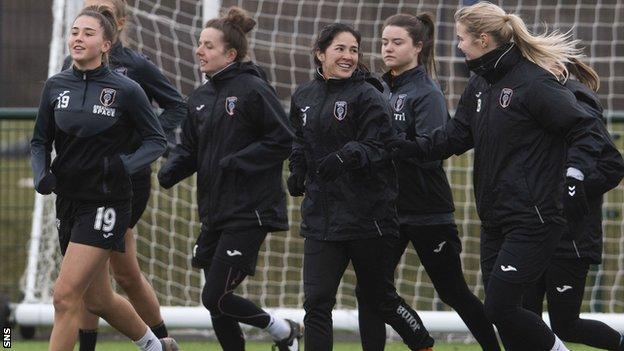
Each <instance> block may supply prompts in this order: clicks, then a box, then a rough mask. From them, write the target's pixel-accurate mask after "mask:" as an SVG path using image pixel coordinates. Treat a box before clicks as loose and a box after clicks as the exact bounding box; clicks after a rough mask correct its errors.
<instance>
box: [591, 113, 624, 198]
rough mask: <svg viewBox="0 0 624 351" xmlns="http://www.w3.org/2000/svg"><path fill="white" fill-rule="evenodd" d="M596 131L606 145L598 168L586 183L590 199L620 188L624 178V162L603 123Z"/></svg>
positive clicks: (597, 165) (598, 125)
mask: <svg viewBox="0 0 624 351" xmlns="http://www.w3.org/2000/svg"><path fill="white" fill-rule="evenodd" d="M596 129H597V132H598V133H600V134H601V135H602V136H603V140H604V145H603V148H602V152H601V153H600V158H599V159H598V161H597V163H596V168H595V169H593V170H592V171H591V172H589V175H588V176H587V177H586V178H585V181H584V185H585V191H586V192H587V196H588V197H596V196H602V195H603V194H604V193H606V192H607V191H609V190H611V189H613V188H615V187H616V186H618V185H619V184H620V181H622V178H623V177H624V160H623V159H622V155H621V154H620V152H619V151H618V150H617V147H616V146H615V144H614V143H613V141H612V140H611V136H610V135H609V132H608V131H607V129H606V128H605V127H604V125H603V124H602V122H601V123H599V124H597V125H596Z"/></svg>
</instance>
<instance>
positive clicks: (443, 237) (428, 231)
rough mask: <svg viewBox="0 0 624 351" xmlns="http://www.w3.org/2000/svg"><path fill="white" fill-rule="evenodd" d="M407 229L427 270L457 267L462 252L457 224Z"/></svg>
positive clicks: (410, 227) (409, 227)
mask: <svg viewBox="0 0 624 351" xmlns="http://www.w3.org/2000/svg"><path fill="white" fill-rule="evenodd" d="M402 229H403V227H402ZM405 229H406V230H405V234H407V236H408V237H409V239H410V241H411V243H412V245H413V246H414V249H415V250H416V252H417V253H418V257H419V258H420V261H421V262H422V264H423V265H424V266H425V268H427V267H440V266H443V267H449V268H450V266H451V265H452V266H455V263H456V262H457V261H458V257H459V254H460V253H461V250H462V246H461V241H460V240H459V233H458V232H457V226H456V225H455V224H441V225H427V226H408V227H406V228H405ZM453 268H455V267H453Z"/></svg>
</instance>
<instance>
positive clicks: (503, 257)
mask: <svg viewBox="0 0 624 351" xmlns="http://www.w3.org/2000/svg"><path fill="white" fill-rule="evenodd" d="M562 230H563V226H561V225H559V224H555V223H546V224H542V225H535V226H526V227H518V226H514V227H511V226H509V227H482V228H481V271H482V274H483V282H484V285H485V286H487V282H488V281H489V278H490V275H493V276H495V277H497V278H499V279H501V280H503V281H506V282H509V283H517V284H524V283H531V282H534V281H535V280H537V279H538V278H539V277H540V276H541V275H542V274H543V273H544V270H545V269H546V268H547V267H548V264H549V263H550V259H551V258H552V255H553V253H554V252H555V249H556V248H557V245H558V244H559V240H560V239H561V233H562Z"/></svg>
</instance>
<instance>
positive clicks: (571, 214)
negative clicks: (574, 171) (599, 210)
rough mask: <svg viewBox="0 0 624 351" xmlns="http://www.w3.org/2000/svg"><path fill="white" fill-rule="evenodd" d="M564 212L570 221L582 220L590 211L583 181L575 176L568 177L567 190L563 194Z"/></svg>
mask: <svg viewBox="0 0 624 351" xmlns="http://www.w3.org/2000/svg"><path fill="white" fill-rule="evenodd" d="M563 212H564V214H565V216H566V218H567V219H568V222H569V223H574V222H580V221H581V220H582V219H583V217H585V215H587V213H589V205H588V204H587V197H586V196H585V187H584V186H583V181H581V180H578V179H576V178H573V177H566V182H565V192H564V194H563Z"/></svg>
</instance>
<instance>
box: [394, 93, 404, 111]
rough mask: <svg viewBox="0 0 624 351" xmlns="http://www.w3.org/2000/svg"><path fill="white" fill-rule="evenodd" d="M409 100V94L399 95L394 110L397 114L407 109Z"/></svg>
mask: <svg viewBox="0 0 624 351" xmlns="http://www.w3.org/2000/svg"><path fill="white" fill-rule="evenodd" d="M406 98H407V94H399V97H397V99H396V101H395V102H394V110H395V111H396V112H401V110H402V109H403V107H405V99H406Z"/></svg>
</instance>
